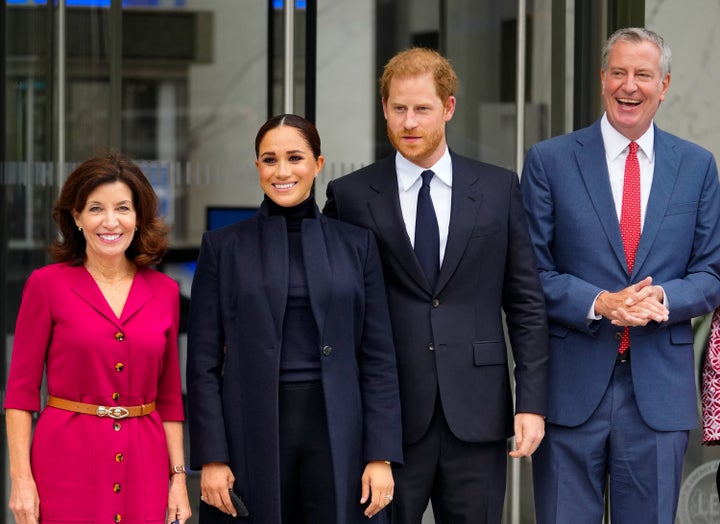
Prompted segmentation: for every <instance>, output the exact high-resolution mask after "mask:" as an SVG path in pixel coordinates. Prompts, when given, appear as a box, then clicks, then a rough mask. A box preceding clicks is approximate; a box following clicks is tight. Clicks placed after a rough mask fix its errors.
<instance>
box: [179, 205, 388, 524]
mask: <svg viewBox="0 0 720 524" xmlns="http://www.w3.org/2000/svg"><path fill="white" fill-rule="evenodd" d="M315 213H316V219H306V220H303V223H302V244H303V257H304V262H305V268H306V273H307V280H308V289H309V294H310V304H311V307H312V312H313V316H314V318H315V321H316V323H317V329H318V334H319V344H318V348H317V351H318V356H319V358H320V361H321V375H322V387H323V392H324V396H325V404H326V410H327V419H328V426H329V429H328V433H329V437H330V446H331V450H330V451H331V454H332V460H333V467H334V478H335V491H336V502H337V522H342V523H360V522H366V521H367V518H366V517H364V516H363V514H362V512H363V507H362V506H361V505H360V503H359V500H360V495H361V476H362V472H363V469H364V467H365V465H366V464H367V462H369V461H372V460H391V461H394V462H398V463H399V462H402V435H401V429H400V428H401V417H400V402H399V393H398V382H397V370H396V362H395V352H394V348H393V341H392V333H391V328H390V318H389V313H388V308H387V299H386V294H385V287H384V283H383V274H382V267H381V263H380V258H379V254H378V250H377V246H376V244H375V240H374V237H373V234H372V233H370V232H369V231H367V230H365V229H362V228H359V227H356V226H352V225H349V224H345V223H341V222H339V221H336V220H334V219H331V218H328V217H324V216H322V215H320V212H319V210H317V208H316V210H315ZM287 291H288V240H287V229H286V223H285V218H284V217H282V216H269V215H268V210H267V207H266V205H265V204H263V205H262V206H261V207H260V210H259V212H258V213H257V215H256V216H254V217H253V218H250V219H248V220H245V221H243V222H239V223H236V224H233V225H231V226H228V227H225V228H222V229H218V230H214V231H210V232H206V233H205V234H204V235H203V239H202V247H201V250H200V256H199V258H198V263H197V268H196V271H195V277H194V280H193V286H192V294H191V306H190V326H189V330H188V363H187V386H188V411H189V429H190V463H191V467H192V468H200V467H201V466H202V465H203V464H206V463H210V462H224V463H227V464H229V465H230V467H231V469H232V471H233V474H234V475H235V485H234V491H235V492H236V493H238V494H240V496H241V497H242V498H243V499H244V500H245V503H246V505H247V507H248V510H249V512H250V516H249V517H248V518H247V519H241V520H242V521H243V522H255V523H261V524H273V523H280V522H281V515H280V506H281V504H280V475H279V437H278V416H279V415H278V411H279V408H278V384H279V378H278V377H279V363H280V348H281V347H282V323H283V318H284V313H285V306H286V300H287ZM384 513H385V512H381V513H380V514H379V515H377V516H376V517H374V518H373V520H378V521H379V522H383V519H385V518H386V516H385V515H384ZM200 518H201V522H203V523H205V522H226V520H227V516H226V515H223V514H221V513H220V512H219V511H216V510H214V508H211V507H209V506H207V505H205V504H200Z"/></svg>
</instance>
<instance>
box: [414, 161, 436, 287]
mask: <svg viewBox="0 0 720 524" xmlns="http://www.w3.org/2000/svg"><path fill="white" fill-rule="evenodd" d="M434 175H435V173H433V172H432V171H430V170H429V169H428V170H427V171H423V172H422V186H421V187H420V191H419V192H418V201H417V214H416V215H415V256H417V259H418V262H420V266H421V267H422V268H423V271H425V276H427V279H428V282H429V283H430V287H431V288H433V289H435V283H436V282H437V277H438V272H439V271H440V233H439V231H438V222H437V217H436V216H435V208H434V207H433V203H432V199H431V198H430V180H432V177H433V176H434Z"/></svg>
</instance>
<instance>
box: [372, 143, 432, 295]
mask: <svg viewBox="0 0 720 524" xmlns="http://www.w3.org/2000/svg"><path fill="white" fill-rule="evenodd" d="M369 185H370V188H371V189H372V190H373V191H375V192H376V193H377V195H376V196H375V197H374V198H372V199H370V200H369V201H368V207H369V210H370V215H371V216H372V219H373V221H374V222H375V224H376V225H375V227H374V230H375V231H376V234H377V237H378V243H379V244H381V245H382V248H383V249H384V250H385V251H386V252H388V253H390V255H391V256H392V257H393V258H394V259H395V260H397V262H398V263H399V264H400V266H402V268H403V269H404V270H405V272H407V273H408V274H409V275H410V276H411V277H412V279H413V280H414V281H416V282H417V283H418V284H420V285H421V286H422V287H423V288H424V289H425V290H426V291H428V292H432V289H430V284H429V283H428V281H427V278H426V277H425V273H423V270H422V267H420V263H419V262H418V260H417V257H416V256H415V251H414V250H413V247H412V244H411V243H410V238H409V237H408V234H407V230H406V229H405V220H404V219H403V216H402V212H401V211H400V197H399V195H398V186H397V175H396V173H395V158H394V157H389V158H387V159H385V160H384V161H382V164H381V165H380V166H379V169H378V170H377V171H375V174H374V176H373V177H372V179H371V180H370V182H369Z"/></svg>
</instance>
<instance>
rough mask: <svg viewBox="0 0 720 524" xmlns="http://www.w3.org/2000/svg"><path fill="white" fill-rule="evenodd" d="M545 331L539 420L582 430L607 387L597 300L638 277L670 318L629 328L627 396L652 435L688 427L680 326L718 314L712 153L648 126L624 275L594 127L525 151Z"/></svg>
mask: <svg viewBox="0 0 720 524" xmlns="http://www.w3.org/2000/svg"><path fill="white" fill-rule="evenodd" d="M521 186H522V193H523V200H524V204H525V208H526V210H527V211H528V214H529V222H530V234H531V236H532V239H533V244H534V248H535V255H536V258H537V261H538V267H539V271H540V278H541V281H542V284H543V288H544V291H545V299H546V305H547V310H548V318H549V329H550V344H551V352H550V372H549V379H548V383H549V406H548V420H549V421H551V422H553V423H556V424H562V425H565V426H575V425H579V424H582V423H583V422H585V421H586V420H587V419H588V418H589V417H590V415H591V414H592V413H593V411H594V410H595V408H596V407H597V405H598V403H599V402H600V400H601V398H602V396H603V394H604V392H605V389H606V387H607V385H608V383H609V380H610V377H611V374H612V372H613V367H614V365H615V359H616V356H617V349H618V338H619V333H620V331H621V329H622V328H620V327H616V326H613V325H612V324H611V323H610V321H609V320H607V319H604V318H603V319H601V320H598V321H592V322H588V320H587V314H588V311H589V310H590V307H591V305H592V303H593V301H594V299H595V297H596V296H597V295H598V293H600V292H601V291H602V290H607V291H611V292H615V291H618V290H620V289H623V288H625V287H627V286H629V285H630V284H633V283H635V282H638V281H640V280H642V279H644V278H645V277H647V276H652V277H653V283H654V284H657V285H660V286H662V287H663V289H664V290H665V295H666V300H667V302H668V305H669V309H670V318H669V320H668V321H667V322H665V323H662V324H657V323H650V324H648V325H647V326H645V327H635V328H631V329H630V345H631V351H632V360H631V365H632V374H633V383H634V387H635V395H636V399H637V404H638V407H639V409H640V413H641V415H642V417H643V419H644V420H645V422H646V423H647V424H648V425H650V426H651V427H652V428H654V429H656V430H661V431H662V430H684V429H690V428H692V427H694V426H695V424H696V415H697V400H696V388H695V373H694V358H693V357H694V355H693V331H692V328H691V325H690V320H691V318H693V317H696V316H700V315H703V314H705V313H707V312H709V311H710V310H712V309H713V308H714V307H715V306H717V305H718V304H720V228H719V227H718V218H720V192H719V191H718V171H717V166H716V164H715V161H714V159H713V157H712V155H711V154H710V153H709V152H708V151H706V150H704V149H702V148H701V147H699V146H697V145H694V144H692V143H690V142H687V141H685V140H681V139H679V138H677V137H675V136H673V135H670V134H668V133H665V132H663V131H661V130H660V129H657V128H655V169H654V175H653V183H652V188H651V191H650V198H649V201H648V204H647V212H646V217H645V222H644V225H643V231H642V236H641V239H640V244H639V246H638V251H637V255H636V260H635V268H634V271H633V274H632V275H629V274H628V272H627V266H626V263H625V255H624V252H623V243H622V238H621V235H620V226H619V223H618V218H617V213H616V211H615V206H614V203H613V197H612V192H611V189H610V180H609V176H608V171H607V162H606V160H605V150H604V147H603V141H602V135H601V132H600V121H597V122H596V123H595V124H593V125H592V126H590V127H588V128H585V129H582V130H579V131H576V132H574V133H570V134H567V135H563V136H560V137H556V138H552V139H550V140H546V141H544V142H541V143H539V144H536V145H535V146H533V147H532V148H531V149H530V151H529V152H528V155H527V160H526V163H525V167H524V170H523V175H522V184H521Z"/></svg>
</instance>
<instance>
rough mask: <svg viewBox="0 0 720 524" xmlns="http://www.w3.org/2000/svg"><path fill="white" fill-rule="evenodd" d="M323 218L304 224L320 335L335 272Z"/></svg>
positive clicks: (307, 267) (312, 299)
mask: <svg viewBox="0 0 720 524" xmlns="http://www.w3.org/2000/svg"><path fill="white" fill-rule="evenodd" d="M316 215H319V211H316ZM321 220H322V219H321V218H319V217H318V219H317V220H303V224H302V235H303V239H302V244H303V261H304V263H305V274H306V275H307V280H308V294H309V295H310V307H311V308H312V311H313V316H314V317H315V323H316V324H317V327H318V333H320V335H322V333H324V329H325V318H326V316H327V309H328V305H329V303H330V294H331V293H330V290H331V289H332V285H333V274H332V271H331V270H330V260H329V257H328V251H327V244H326V241H325V238H324V236H323V228H322V222H321Z"/></svg>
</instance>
